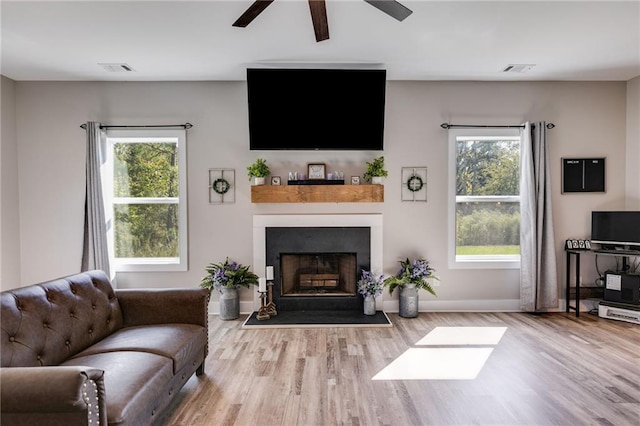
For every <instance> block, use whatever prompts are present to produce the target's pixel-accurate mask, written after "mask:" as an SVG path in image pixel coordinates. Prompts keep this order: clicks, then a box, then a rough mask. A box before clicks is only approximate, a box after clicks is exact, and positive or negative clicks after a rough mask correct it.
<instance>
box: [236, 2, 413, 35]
mask: <svg viewBox="0 0 640 426" xmlns="http://www.w3.org/2000/svg"><path fill="white" fill-rule="evenodd" d="M308 1H309V10H310V11H311V21H312V22H313V30H314V32H315V34H316V41H323V40H327V39H329V23H328V22H327V5H326V2H325V0H308ZM364 1H365V2H367V3H369V4H370V5H371V6H373V7H375V8H377V9H379V10H381V11H382V12H384V13H386V14H387V15H389V16H391V17H392V18H395V19H397V20H398V21H403V20H404V19H405V18H406V17H407V16H409V15H411V14H412V13H413V12H412V11H411V10H409V9H408V8H407V7H405V6H403V5H402V4H400V3H399V2H397V1H396V0H364ZM273 2H274V0H256V1H254V2H253V4H252V5H251V6H249V8H248V9H247V10H245V11H244V13H243V14H242V15H241V16H240V17H239V18H238V19H237V20H236V22H234V23H233V26H234V27H241V28H244V27H246V26H247V25H249V24H250V23H251V22H252V21H253V20H254V19H255V18H256V17H257V16H258V15H260V14H261V13H262V11H264V10H265V9H266V8H267V6H269V5H270V4H271V3H273Z"/></svg>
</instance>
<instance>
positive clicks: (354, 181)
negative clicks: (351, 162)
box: [351, 176, 360, 185]
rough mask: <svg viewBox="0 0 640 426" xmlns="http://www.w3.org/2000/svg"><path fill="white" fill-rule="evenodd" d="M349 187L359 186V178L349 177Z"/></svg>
mask: <svg viewBox="0 0 640 426" xmlns="http://www.w3.org/2000/svg"><path fill="white" fill-rule="evenodd" d="M351 185H360V176H351Z"/></svg>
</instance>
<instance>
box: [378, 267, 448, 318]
mask: <svg viewBox="0 0 640 426" xmlns="http://www.w3.org/2000/svg"><path fill="white" fill-rule="evenodd" d="M434 272H435V269H433V268H432V267H431V266H430V265H429V262H428V261H427V260H425V259H416V260H414V261H410V260H409V258H407V259H406V260H401V261H400V270H399V271H398V273H397V274H396V275H394V276H391V277H389V278H387V279H386V280H384V285H385V286H387V287H389V294H391V293H393V290H395V289H396V287H400V298H399V302H400V316H401V317H406V318H413V317H417V316H418V290H419V289H422V290H425V291H428V292H429V293H431V294H433V295H434V296H437V295H436V292H435V290H434V289H433V286H432V284H431V283H430V282H429V280H432V279H433V280H438V277H437V276H436V275H435V274H434Z"/></svg>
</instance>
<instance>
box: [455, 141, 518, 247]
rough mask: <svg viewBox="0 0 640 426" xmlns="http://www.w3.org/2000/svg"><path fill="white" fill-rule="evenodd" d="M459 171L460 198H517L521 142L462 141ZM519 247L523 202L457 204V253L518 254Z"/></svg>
mask: <svg viewBox="0 0 640 426" xmlns="http://www.w3.org/2000/svg"><path fill="white" fill-rule="evenodd" d="M456 172H457V179H456V195H459V196H509V195H516V196H517V195H519V194H520V142H519V141H514V140H504V141H501V140H490V141H483V140H464V141H458V142H457V145H456ZM519 245H520V205H519V203H517V202H458V203H456V254H474V255H475V254H477V255H495V254H505V255H506V254H518V253H519V252H520V249H519Z"/></svg>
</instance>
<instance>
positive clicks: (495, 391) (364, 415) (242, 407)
mask: <svg viewBox="0 0 640 426" xmlns="http://www.w3.org/2000/svg"><path fill="white" fill-rule="evenodd" d="M389 317H390V319H391V321H392V323H393V325H394V326H393V327H391V328H315V329H265V330H243V329H241V324H242V321H243V320H244V317H242V318H240V319H238V320H234V321H221V320H219V318H218V317H216V316H212V317H211V319H210V336H209V343H210V353H209V356H208V358H207V360H206V365H205V375H203V376H200V377H195V376H194V377H192V378H191V379H190V380H189V382H187V385H186V386H185V387H184V388H183V389H182V390H181V391H180V393H179V395H178V397H177V398H176V400H175V402H174V404H173V405H172V407H171V409H170V410H169V411H168V412H167V413H166V414H165V417H164V418H165V420H164V424H165V425H185V426H186V425H190V426H210V425H221V424H224V425H230V426H244V425H247V426H249V425H255V424H260V425H266V426H270V425H274V426H275V425H284V426H289V425H291V426H293V425H304V426H307V425H309V426H313V425H318V426H325V425H392V426H394V425H399V426H405V425H471V424H473V425H616V426H638V425H640V327H639V326H637V325H633V324H629V323H624V322H619V321H611V320H605V319H601V318H598V317H596V316H593V315H586V314H585V315H581V316H580V318H575V316H573V315H568V314H564V313H554V314H543V315H531V314H524V313H421V314H420V315H419V316H418V317H417V318H412V319H406V318H400V317H399V316H398V315H395V314H389ZM450 327H506V331H505V332H504V335H503V336H502V338H501V340H500V341H499V342H497V343H494V344H460V345H448V344H438V345H432V346H428V345H427V346H425V345H418V342H419V341H420V340H421V339H422V338H424V337H425V336H426V335H428V334H429V333H431V332H432V331H433V330H434V329H436V328H438V330H439V331H443V330H444V332H447V330H449V328H450ZM474 330H475V329H474ZM465 348H466V349H470V348H471V349H473V348H481V349H485V350H487V349H489V350H490V351H491V353H490V355H489V357H488V358H487V359H486V362H485V363H484V364H483V365H482V366H481V368H480V370H479V372H478V373H477V376H476V377H475V378H473V379H465V380H460V379H453V378H449V379H441V380H435V379H411V380H407V379H391V380H372V379H373V377H374V376H376V375H377V374H378V373H380V372H381V371H382V370H384V369H385V368H387V367H388V366H389V365H390V364H391V363H392V362H394V361H396V360H398V359H399V357H401V356H403V354H410V353H413V354H418V355H419V356H420V358H419V364H418V365H413V366H408V367H407V368H408V369H410V370H411V369H413V370H420V369H422V368H423V367H425V366H433V365H436V364H437V362H439V361H437V359H436V358H433V356H434V355H433V354H435V353H437V352H438V351H439V350H449V351H452V352H451V353H453V354H457V353H461V352H460V351H461V350H462V349H465ZM425 349H430V351H429V350H427V351H425ZM436 349H437V350H436ZM421 350H422V352H420V351H421ZM434 350H436V351H434ZM416 351H417V352H416ZM472 352H473V351H472ZM472 352H465V353H472ZM401 359H404V358H401ZM450 363H451V364H453V363H454V361H453V358H452V359H451V361H450ZM452 366H453V367H454V368H453V369H452V371H453V372H456V371H460V370H462V369H463V367H466V365H463V364H460V365H458V364H455V365H449V366H447V365H443V366H442V367H441V368H442V369H448V368H450V367H452ZM403 374H404V373H403ZM425 374H426V373H425Z"/></svg>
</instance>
